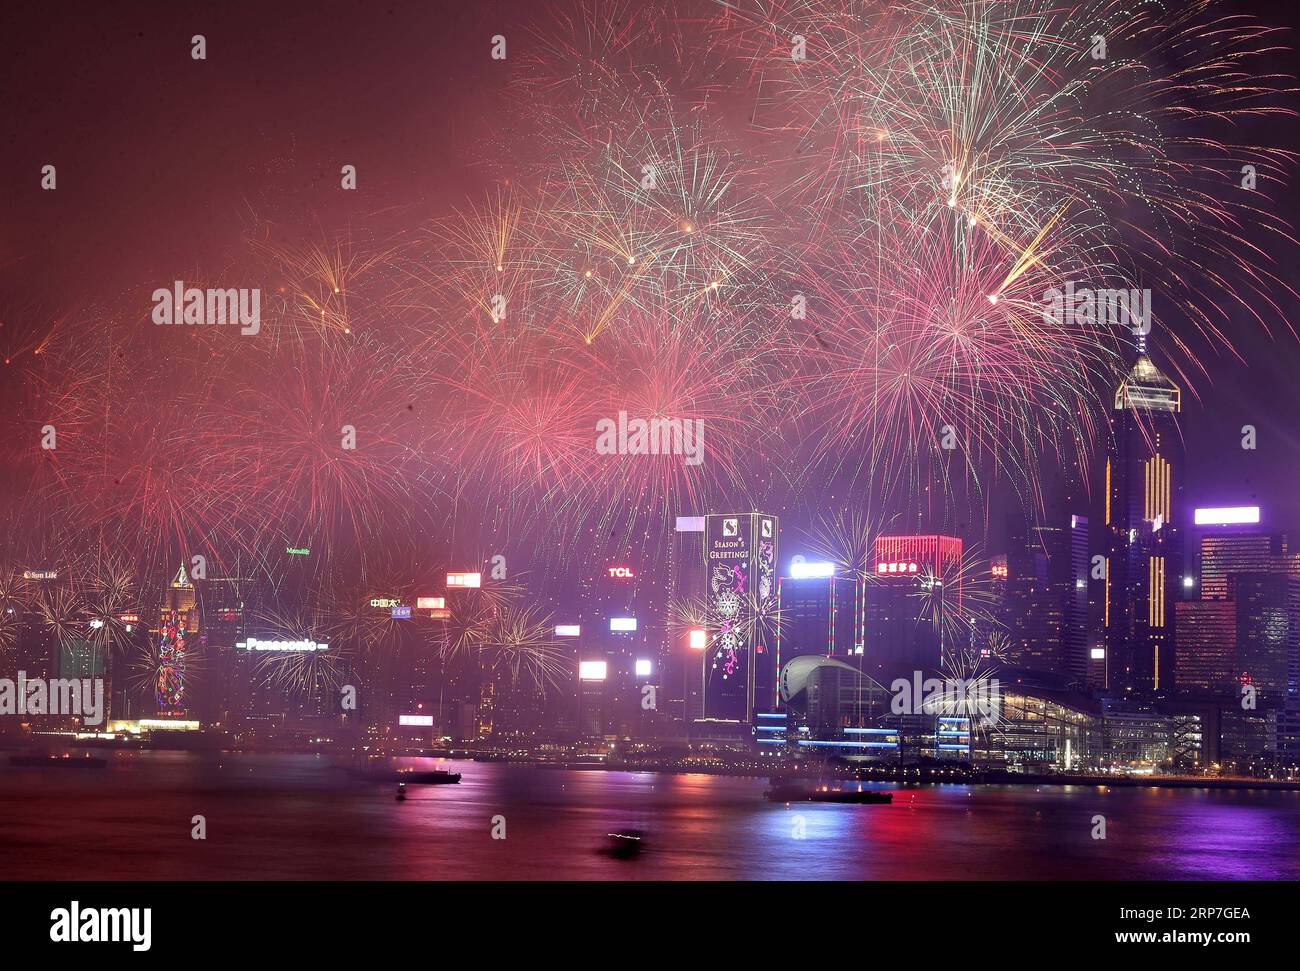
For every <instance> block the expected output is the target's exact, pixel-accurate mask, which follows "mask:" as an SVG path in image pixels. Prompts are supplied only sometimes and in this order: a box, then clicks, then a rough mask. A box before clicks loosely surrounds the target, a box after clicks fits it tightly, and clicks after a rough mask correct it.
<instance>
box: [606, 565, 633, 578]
mask: <svg viewBox="0 0 1300 971" xmlns="http://www.w3.org/2000/svg"><path fill="white" fill-rule="evenodd" d="M609 575H610V576H611V577H615V578H617V579H619V580H630V579H632V578H633V577H634V576H636V574H635V573H633V572H632V568H631V567H630V566H611V567H610V568H609Z"/></svg>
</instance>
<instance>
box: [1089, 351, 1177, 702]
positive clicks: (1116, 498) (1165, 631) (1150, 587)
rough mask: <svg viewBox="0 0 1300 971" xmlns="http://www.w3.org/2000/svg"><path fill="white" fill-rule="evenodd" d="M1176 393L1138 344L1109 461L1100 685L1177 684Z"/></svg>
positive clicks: (1120, 398) (1122, 389) (1118, 398)
mask: <svg viewBox="0 0 1300 971" xmlns="http://www.w3.org/2000/svg"><path fill="white" fill-rule="evenodd" d="M1181 396H1182V393H1181V391H1180V390H1179V388H1178V386H1177V385H1175V384H1174V383H1173V382H1172V381H1170V380H1169V379H1168V378H1167V377H1165V376H1164V375H1163V374H1161V373H1160V371H1159V370H1157V368H1156V366H1155V365H1154V364H1152V363H1151V359H1150V358H1149V357H1147V355H1146V353H1145V351H1144V350H1142V349H1141V348H1140V349H1139V353H1138V357H1137V361H1136V362H1135V363H1134V365H1133V368H1132V370H1130V371H1129V373H1128V375H1127V376H1126V377H1125V378H1124V380H1123V381H1122V382H1121V383H1120V386H1119V388H1118V390H1117V391H1116V392H1115V410H1114V413H1113V415H1112V417H1111V440H1112V442H1113V450H1112V451H1111V453H1110V455H1109V456H1107V459H1106V472H1105V489H1106V491H1105V499H1104V502H1105V508H1104V518H1103V530H1104V540H1105V557H1106V563H1105V591H1104V601H1103V623H1104V624H1105V629H1106V641H1105V665H1106V666H1105V687H1106V688H1107V690H1109V691H1110V692H1111V693H1113V694H1116V695H1133V694H1142V693H1145V692H1154V691H1161V690H1168V689H1171V688H1172V687H1173V678H1172V674H1173V663H1174V617H1175V614H1174V605H1175V603H1176V601H1177V599H1178V593H1179V590H1180V588H1181V584H1182V580H1181V578H1182V575H1183V555H1182V540H1181V537H1180V536H1179V532H1178V527H1179V525H1180V521H1181V519H1182V515H1183V514H1182V509H1181V494H1182V471H1183V461H1182V442H1181V438H1180V436H1179V432H1178V424H1177V422H1178V418H1177V416H1178V412H1179V409H1180V408H1181Z"/></svg>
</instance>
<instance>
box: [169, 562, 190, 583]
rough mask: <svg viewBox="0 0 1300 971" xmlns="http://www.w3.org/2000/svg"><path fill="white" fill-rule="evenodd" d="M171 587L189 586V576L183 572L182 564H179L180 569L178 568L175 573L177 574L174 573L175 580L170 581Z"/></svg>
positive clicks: (183, 565)
mask: <svg viewBox="0 0 1300 971" xmlns="http://www.w3.org/2000/svg"><path fill="white" fill-rule="evenodd" d="M172 586H173V587H188V586H190V576H189V574H188V573H186V572H185V564H184V563H182V564H181V568H180V570H178V571H177V573H176V579H175V580H173V581H172Z"/></svg>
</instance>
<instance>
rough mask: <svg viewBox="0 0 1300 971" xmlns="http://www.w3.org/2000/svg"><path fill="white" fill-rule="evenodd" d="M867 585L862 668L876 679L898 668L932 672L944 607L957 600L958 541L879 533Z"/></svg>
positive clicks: (940, 654) (940, 648) (940, 640)
mask: <svg viewBox="0 0 1300 971" xmlns="http://www.w3.org/2000/svg"><path fill="white" fill-rule="evenodd" d="M875 560H876V563H875V576H874V578H873V582H872V583H870V584H868V586H867V594H866V596H867V619H866V670H867V671H868V672H869V673H870V674H871V676H872V677H875V678H876V679H877V680H880V679H881V678H882V677H887V676H888V675H889V674H891V673H893V672H895V671H902V670H903V669H909V670H921V671H926V672H929V671H936V670H938V669H939V667H940V665H941V663H942V658H943V650H944V648H945V647H956V646H957V645H945V644H944V642H943V630H944V626H945V619H946V616H947V613H948V611H950V610H953V609H960V608H961V602H962V588H961V563H962V541H961V540H960V539H958V538H957V537H954V536H933V535H932V536H879V537H877V538H876V545H875Z"/></svg>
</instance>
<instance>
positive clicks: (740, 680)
mask: <svg viewBox="0 0 1300 971" xmlns="http://www.w3.org/2000/svg"><path fill="white" fill-rule="evenodd" d="M778 527H779V524H778V521H777V518H776V517H775V516H769V515H766V514H763V513H756V512H755V513H725V514H722V515H713V516H708V517H706V519H705V541H704V548H705V585H706V592H705V596H706V598H707V609H708V647H707V648H706V649H705V651H704V658H703V665H704V670H703V680H704V698H703V702H704V703H703V718H704V720H706V721H720V722H736V723H744V724H747V725H752V724H753V722H754V717H755V714H756V712H758V711H760V710H764V709H765V708H767V707H770V705H771V701H770V699H772V698H773V697H774V692H775V685H776V651H775V646H776V629H775V627H776V625H775V623H774V616H773V615H774V608H775V607H776V557H777V532H778Z"/></svg>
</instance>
